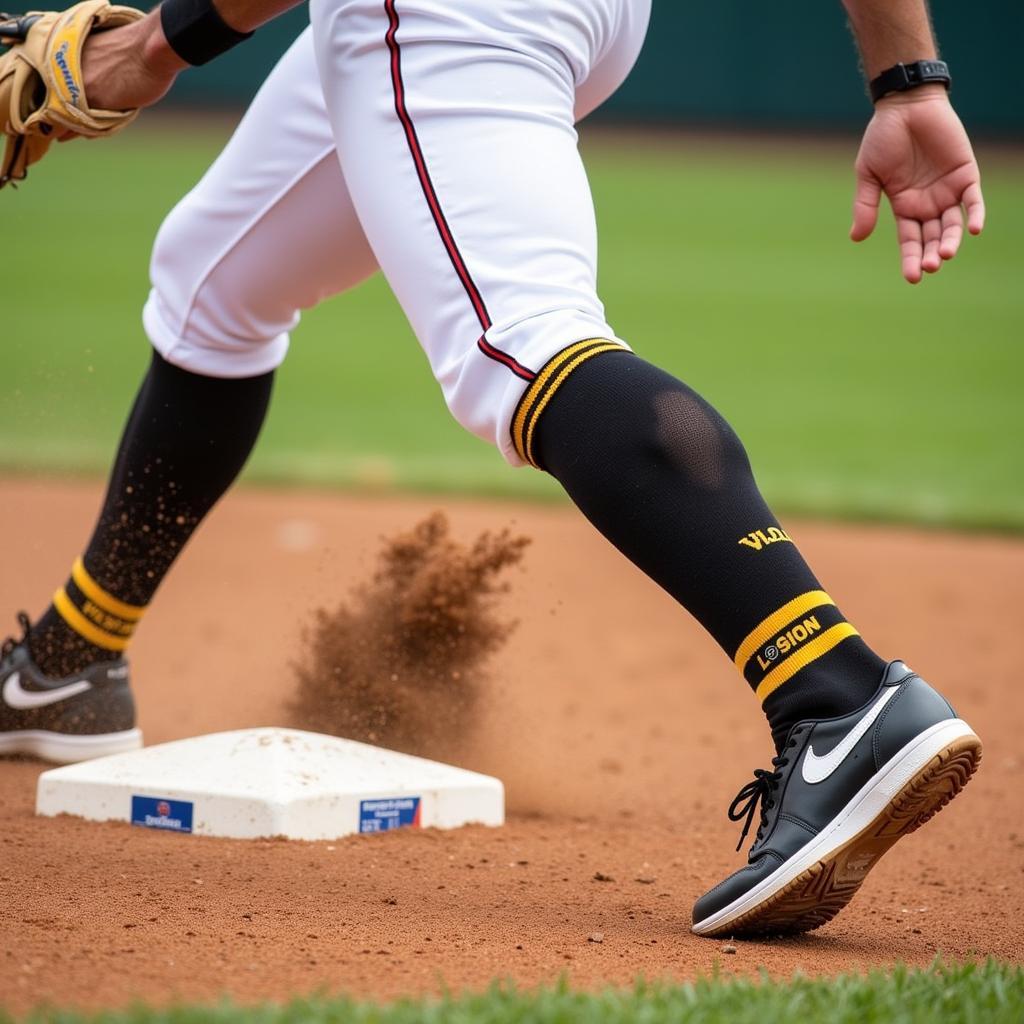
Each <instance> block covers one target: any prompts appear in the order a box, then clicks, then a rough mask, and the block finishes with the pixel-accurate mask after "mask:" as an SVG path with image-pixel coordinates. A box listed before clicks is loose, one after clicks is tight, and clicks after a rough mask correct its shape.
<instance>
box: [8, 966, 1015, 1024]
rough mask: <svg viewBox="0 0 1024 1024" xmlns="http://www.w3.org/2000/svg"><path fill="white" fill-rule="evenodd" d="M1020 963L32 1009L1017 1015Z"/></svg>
mask: <svg viewBox="0 0 1024 1024" xmlns="http://www.w3.org/2000/svg"><path fill="white" fill-rule="evenodd" d="M1022 1014H1024V972H1022V971H1021V968H1019V967H1011V966H1008V965H1005V964H998V963H995V962H992V961H990V962H988V963H985V964H983V965H973V964H968V965H963V966H958V967H941V966H936V967H933V968H931V969H929V970H923V971H922V970H907V969H906V968H903V967H897V968H896V969H895V970H893V971H892V972H888V973H887V972H881V971H874V972H872V973H870V974H868V975H867V976H859V975H844V976H841V977H838V978H833V979H829V978H820V979H812V978H805V977H800V976H797V977H794V978H793V979H792V980H790V981H771V980H769V979H768V978H766V977H765V978H760V979H759V980H757V981H749V980H728V981H724V980H719V979H717V978H710V979H703V980H700V981H697V982H695V983H693V984H683V985H669V984H665V985H657V984H653V985H652V984H644V983H638V984H637V985H636V987H635V988H633V989H632V990H618V989H608V990H606V991H604V992H598V993H594V994H590V993H584V992H575V991H573V990H572V989H570V988H569V987H568V986H567V985H565V984H562V985H559V986H557V987H555V988H552V989H546V990H542V991H539V992H534V993H527V992H517V991H515V989H513V988H505V987H502V986H498V985H495V986H494V987H492V988H491V989H490V990H489V991H487V992H483V993H480V994H476V995H464V996H449V997H446V998H444V999H441V1000H403V1001H400V1002H396V1003H392V1004H388V1005H379V1004H375V1003H361V1002H354V1001H351V1000H347V999H329V998H315V999H308V1000H306V999H300V1000H295V1001H293V1002H291V1003H289V1004H288V1005H286V1006H262V1007H258V1008H246V1009H240V1008H238V1007H235V1006H233V1005H231V1004H230V1003H222V1004H221V1005H219V1006H214V1007H178V1008H173V1009H168V1010H148V1009H146V1008H144V1007H137V1008H134V1009H131V1010H126V1011H120V1012H113V1011H105V1012H103V1013H99V1014H95V1015H92V1014H77V1013H71V1012H40V1013H38V1014H36V1015H34V1016H31V1017H29V1018H27V1020H31V1021H36V1022H39V1024H42V1022H44V1021H46V1022H53V1024H86V1022H90V1024H100V1022H103V1024H198V1022H200V1021H202V1022H209V1024H241V1022H243V1021H244V1022H246V1024H327V1022H331V1024H442V1022H444V1024H499V1022H500V1024H520V1022H521V1024H527V1022H528V1024H776V1022H793V1021H808V1022H813V1024H1019V1022H1020V1020H1021V1019H1022ZM0 1019H2V1015H0Z"/></svg>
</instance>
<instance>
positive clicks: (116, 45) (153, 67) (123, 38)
mask: <svg viewBox="0 0 1024 1024" xmlns="http://www.w3.org/2000/svg"><path fill="white" fill-rule="evenodd" d="M186 66H187V65H186V64H185V62H184V61H183V60H181V59H180V58H179V57H178V56H177V54H175V53H174V51H173V50H171V48H170V47H169V46H168V45H167V40H166V38H165V37H164V34H163V29H162V28H161V27H160V18H159V14H158V12H157V11H153V12H151V13H150V14H148V15H147V16H146V17H145V18H143V19H142V20H141V21H138V22H135V23H134V24H132V25H125V26H124V27H123V28H114V29H110V30H109V31H107V32H96V33H94V34H93V35H91V36H90V37H89V38H88V39H87V40H86V42H85V47H84V48H83V51H82V78H83V81H84V82H85V95H86V98H87V99H88V101H89V106H90V107H92V108H93V109H97V110H134V109H136V108H138V107H149V106H152V104H154V103H156V102H157V100H159V99H161V98H162V97H163V96H164V94H165V93H166V92H167V90H168V89H170V87H171V85H172V84H173V82H174V79H175V78H176V77H177V74H178V72H179V71H181V70H182V69H183V68H185V67H186Z"/></svg>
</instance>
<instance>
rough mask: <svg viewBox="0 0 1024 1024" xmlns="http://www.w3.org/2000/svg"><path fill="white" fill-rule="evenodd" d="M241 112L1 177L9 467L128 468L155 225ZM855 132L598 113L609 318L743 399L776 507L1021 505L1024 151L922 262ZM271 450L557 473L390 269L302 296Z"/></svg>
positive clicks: (497, 487) (721, 395) (910, 514)
mask: <svg viewBox="0 0 1024 1024" xmlns="http://www.w3.org/2000/svg"><path fill="white" fill-rule="evenodd" d="M223 136H224V129H223V125H222V124H220V123H218V122H208V123H203V122H200V124H199V125H198V127H196V128H194V129H192V130H190V131H189V133H187V134H186V133H185V132H184V131H183V130H182V122H180V121H177V122H168V121H161V120H159V119H150V120H149V122H148V123H145V122H144V123H143V124H142V125H140V126H139V128H138V129H136V130H134V131H132V132H129V133H127V134H126V135H124V136H122V137H120V138H118V139H117V140H114V141H112V142H110V143H104V144H95V143H76V144H75V146H74V149H71V148H64V147H62V148H60V149H59V150H58V151H57V153H56V154H55V155H54V156H52V157H51V158H50V159H49V160H47V162H46V163H45V164H44V165H42V166H41V167H40V168H38V169H36V170H35V171H34V172H33V174H32V175H31V177H30V179H29V181H28V182H26V183H25V185H24V186H22V187H21V188H20V189H19V190H18V191H17V192H14V191H10V190H8V191H5V192H4V193H3V195H2V196H0V213H2V216H3V231H4V237H5V239H6V240H7V241H8V244H7V245H6V246H5V255H4V256H3V257H2V261H3V262H2V264H0V296H2V299H3V305H4V316H3V326H2V327H0V332H2V338H0V399H2V403H3V406H2V407H3V413H2V416H0V470H6V471H38V470H44V471H57V472H78V473H87V474H90V473H100V472H103V471H104V470H105V468H106V466H107V463H108V460H109V458H110V454H111V451H112V446H113V444H114V443H115V440H116V437H117V434H118V432H119V429H120V425H121V423H122V421H123V418H124V416H125V412H126V409H127V404H128V402H129V400H130V397H131V395H132V393H133V391H134V388H135V385H136V383H137V381H138V378H139V376H140V374H141V373H142V370H143V367H144V365H145V361H146V358H147V353H146V345H145V343H144V341H143V339H142V335H141V329H140V327H139V322H138V310H139V307H140V306H141V303H142V301H143V298H144V296H145V292H146V287H147V284H146V265H147V258H148V249H149V244H150V241H151V238H152V236H153V234H154V232H155V230H156V227H157V225H158V223H159V221H160V219H161V217H162V216H163V214H164V213H165V211H166V210H167V209H168V208H169V207H170V206H171V205H172V204H173V202H174V201H175V200H176V198H177V197H178V196H179V195H180V194H181V193H182V192H183V191H184V190H185V189H186V188H187V187H188V186H189V185H190V184H191V183H193V182H194V181H195V180H196V179H197V177H198V176H199V175H200V174H201V172H202V170H203V168H204V166H205V165H206V164H207V162H208V161H209V159H210V158H211V157H212V155H213V154H214V153H215V152H216V151H217V149H218V148H219V145H220V144H221V142H222V140H223ZM852 147H853V142H852V141H851V144H850V147H849V148H847V147H842V146H836V145H835V144H834V143H833V144H829V145H828V146H821V147H815V146H813V145H810V144H807V143H805V142H802V143H787V142H785V141H779V142H776V143H774V144H766V143H763V142H753V141H751V142H750V143H747V144H740V143H736V142H731V143H728V144H724V145H715V144H709V143H707V142H706V141H699V140H690V141H688V140H687V139H686V138H684V137H679V136H670V135H664V136H658V135H650V136H647V137H639V136H638V137H634V138H630V137H623V136H615V135H602V134H598V133H594V134H593V136H592V137H591V138H590V139H589V141H587V142H586V144H585V150H586V152H587V156H588V163H589V167H590V171H591V176H592V180H593V186H594V192H595V196H596V201H597V205H598V209H599V212H600V229H601V240H602V249H601V281H602V293H603V296H604V299H605V302H606V304H607V307H608V311H609V316H610V318H611V322H612V323H613V324H614V325H615V326H616V329H617V330H618V331H619V333H620V334H621V335H622V336H623V337H625V338H627V339H629V340H630V341H631V343H632V344H633V345H634V347H635V348H636V349H637V350H638V351H639V352H640V353H641V354H643V355H645V356H647V357H649V358H651V359H652V360H654V361H657V362H660V363H661V364H663V365H664V366H666V367H667V368H668V369H670V370H672V371H673V372H675V373H677V374H678V375H679V376H681V377H682V378H683V379H685V380H687V381H688V382H689V383H691V384H692V385H693V386H695V387H696V388H698V390H701V391H702V392H703V393H704V394H705V395H706V396H707V397H708V398H709V399H711V400H712V401H713V402H714V403H715V404H717V405H718V406H719V407H720V408H721V410H722V411H723V412H724V413H725V415H726V416H727V417H728V418H729V419H731V420H732V422H733V423H734V425H735V426H736V427H737V429H738V430H739V432H740V434H741V436H742V437H743V438H744V439H745V441H746V443H747V445H748V447H749V449H750V452H751V456H752V459H753V461H754V465H755V469H756V470H757V473H758V477H759V479H760V481H761V483H762V486H763V487H764V489H765V490H766V492H767V493H768V496H769V498H770V499H771V500H772V501H773V502H775V503H776V504H777V505H778V506H779V507H780V508H783V509H785V510H787V511H790V512H803V513H816V514H822V513H823V514H829V515H839V516H846V517H867V518H886V519H904V520H911V521H920V522H937V523H951V524H960V525H975V526H986V527H994V528H1004V529H1016V530H1019V529H1022V528H1024V472H1022V470H1024V452H1022V446H1021V433H1022V427H1024V414H1022V410H1021V400H1020V381H1021V379H1022V377H1024V346H1022V340H1024V293H1022V289H1021V286H1020V280H1021V279H1022V276H1024V249H1022V247H1021V246H1020V239H1021V238H1022V237H1024V174H1022V171H1024V154H1021V153H1019V152H1018V153H1017V154H1013V153H1002V154H999V155H997V157H996V158H995V159H993V160H990V161H989V163H988V167H987V172H986V175H987V176H986V187H987V193H988V200H989V208H990V226H989V229H988V230H987V231H986V234H985V236H984V237H983V238H982V239H980V240H973V239H969V240H968V241H967V242H966V244H965V248H966V251H965V252H964V253H963V255H962V256H961V258H960V259H958V260H957V261H956V262H955V263H954V264H953V265H952V266H950V267H947V268H946V269H945V270H944V271H943V272H942V273H941V274H940V275H939V277H938V278H936V279H933V280H928V281H926V282H924V284H923V285H921V286H919V287H918V288H916V289H915V288H911V287H910V286H908V285H906V284H904V283H903V282H902V281H901V280H900V278H899V275H898V269H897V259H896V251H895V245H894V243H893V240H892V232H891V229H890V228H889V225H888V223H886V225H885V229H884V231H883V232H882V234H881V237H879V238H877V239H874V240H872V241H870V242H869V243H867V244H866V245H864V246H863V247H860V248H857V247H854V246H853V245H851V244H850V243H848V242H847V241H846V238H845V234H846V229H847V225H848V209H849V189H850V175H849V170H848V164H849V160H850V157H851V155H852ZM278 255H279V256H280V255H281V254H278ZM284 258H286V254H285V255H284ZM249 475H250V478H253V479H260V480H271V481H297V482H312V483H331V484H342V485H352V484H363V485H373V486H381V485H391V484H396V485H400V486H405V487H414V488H418V489H426V490H434V491H468V492H475V493H500V494H517V495H522V496H526V497H535V496H553V495H555V494H556V493H557V491H556V488H555V487H554V485H553V483H552V481H550V480H549V479H547V478H545V477H544V476H542V475H541V474H538V473H536V472H533V471H526V470H524V471H520V472H512V471H510V470H508V469H507V468H506V467H505V466H504V464H503V463H502V461H501V460H500V458H499V457H498V456H497V455H496V454H495V453H494V452H493V451H492V450H491V449H490V448H489V447H488V446H487V445H485V444H484V443H483V442H481V441H478V440H477V439H475V438H472V437H470V436H468V435H465V434H464V433H463V432H462V431H461V430H460V428H458V427H457V426H456V425H455V424H454V423H453V422H452V421H451V420H450V418H449V417H448V415H447V412H446V410H445V409H444V406H443V403H442V400H441V397H440V393H439V391H438V389H437V387H436V385H435V384H434V383H433V381H432V380H431V378H430V374H429V370H428V368H427V365H426V361H425V359H424V357H423V356H422V355H421V354H420V353H419V351H418V349H417V347H416V343H415V341H414V339H413V338H412V336H411V333H410V332H409V329H408V327H407V325H406V323H405V321H404V318H403V317H402V314H401V312H400V310H399V309H398V308H397V307H396V304H395V302H394V300H393V299H392V298H391V296H390V293H389V292H388V291H387V288H386V286H385V284H384V283H383V281H381V280H380V279H379V278H378V279H375V280H373V281H371V282H370V283H368V284H367V285H365V286H363V287H361V288H359V289H357V290H356V291H355V292H353V293H351V294H349V295H346V296H343V297H341V298H339V299H337V300H334V301H333V302H330V303H327V304H325V305H324V306H323V307H321V308H320V309H318V310H316V311H314V312H313V313H311V314H310V315H308V316H307V317H306V318H305V320H304V322H303V324H302V326H301V327H300V328H299V330H298V331H297V332H296V337H295V344H294V346H293V350H292V355H291V357H290V358H289V361H288V363H287V365H286V367H285V368H284V370H283V371H282V373H281V374H280V376H279V385H278V392H277V395H276V399H275V403H274V408H273V411H272V413H271V418H270V421H269V424H268V427H267V429H266V432H265V434H264V437H263V439H262V443H261V445H260V449H259V452H258V454H257V456H256V458H255V459H254V461H253V464H252V466H251V468H250V470H249Z"/></svg>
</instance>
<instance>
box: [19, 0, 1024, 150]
mask: <svg viewBox="0 0 1024 1024" xmlns="http://www.w3.org/2000/svg"><path fill="white" fill-rule="evenodd" d="M9 2H12V0H9ZM452 2H453V3H457V2H458V0H452ZM36 5H37V4H36V3H33V4H32V6H36ZM21 9H24V6H23V7H22V8H21ZM932 12H933V15H934V20H935V25H936V31H937V34H938V37H939V41H940V44H941V47H942V53H943V56H944V57H945V58H946V60H948V61H949V64H950V66H951V69H952V71H953V75H954V79H955V87H954V95H955V100H956V105H957V109H958V110H959V111H960V115H961V117H963V119H964V120H965V121H966V122H967V124H968V127H970V128H971V129H973V130H975V131H977V132H981V133H984V134H991V135H1001V136H1011V137H1017V138H1021V139H1024V78H1022V74H1021V70H1020V64H1021V49H1022V46H1024V3H1022V2H1021V0H933V3H932ZM306 21H307V14H306V7H305V5H304V4H303V5H302V6H300V7H299V8H296V9H295V10H293V11H291V12H290V13H288V14H287V15H285V16H284V17H282V18H280V19H278V21H277V22H275V23H273V24H272V25H269V26H266V27H264V28H263V29H261V30H260V31H259V32H258V33H257V34H256V36H255V38H254V39H252V40H250V41H249V42H248V43H246V44H245V45H243V46H241V47H239V48H238V49H236V50H234V51H232V52H231V53H229V54H227V55H225V56H224V57H222V58H220V59H219V60H217V61H215V62H214V63H213V64H210V65H208V66H207V67H205V68H200V69H197V70H195V71H190V72H189V73H188V74H186V75H183V76H182V78H181V79H180V80H179V82H178V84H177V85H176V86H175V88H174V91H173V93H172V97H173V98H174V100H176V101H177V102H178V103H181V104H189V105H204V106H220V107H223V106H226V105H232V104H237V103H240V102H244V101H245V100H247V99H248V98H249V97H250V96H251V95H252V94H253V93H254V92H255V90H256V88H257V87H258V85H259V83H260V81H262V79H263V77H264V76H265V75H266V73H267V72H268V71H269V69H270V68H271V67H272V66H273V63H274V61H275V60H276V59H277V57H278V55H279V54H280V53H281V52H282V51H283V50H284V48H285V47H286V46H287V44H288V43H289V42H290V40H291V39H292V38H294V37H295V36H296V35H297V34H298V33H299V32H300V31H301V30H302V27H303V26H304V24H305V23H306ZM868 111H869V106H868V103H867V100H866V99H865V97H864V93H863V87H862V85H861V81H860V76H859V72H858V70H857V65H856V59H855V56H854V50H853V46H852V43H851V41H850V38H849V35H848V32H847V29H846V24H845V16H844V14H843V11H842V8H841V6H840V3H839V0H781V2H777V3H773V4H767V3H757V2H755V0H705V2H703V3H684V2H677V0H654V16H653V19H652V24H651V32H650V34H649V36H648V41H647V45H646V47H645V49H644V53H643V55H642V56H641V58H640V61H639V63H638V64H637V67H636V69H635V70H634V72H633V75H632V76H631V78H630V80H629V81H628V82H627V83H626V85H625V86H624V87H623V88H622V90H620V92H619V93H618V95H617V96H615V97H614V98H613V99H612V100H611V102H610V103H609V104H608V105H607V107H606V108H605V109H604V110H603V111H602V112H601V113H600V114H599V115H598V116H602V117H606V118H616V119H618V120H623V119H629V120H646V121H683V122H686V123H690V124H698V125H721V124H727V125H740V126H750V125H757V126H762V127H766V128H774V127H779V128H801V127H810V128H815V129H817V128H829V127H833V126H834V127H848V126H850V125H854V124H858V123H861V122H863V120H864V118H865V115H866V114H867V112H868Z"/></svg>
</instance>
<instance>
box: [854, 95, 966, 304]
mask: <svg viewBox="0 0 1024 1024" xmlns="http://www.w3.org/2000/svg"><path fill="white" fill-rule="evenodd" d="M856 172H857V190H856V195H855V197H854V201H853V226H852V227H851V229H850V237H851V238H852V239H853V240H854V241H855V242H861V241H863V240H864V239H865V238H867V237H868V235H870V234H871V232H872V231H873V230H874V228H875V224H876V222H877V221H878V205H879V201H880V200H881V195H882V193H883V192H884V193H885V194H886V195H887V196H888V197H889V204H890V205H891V206H892V212H893V215H894V216H895V217H896V227H897V232H898V236H899V244H900V256H901V259H902V268H903V276H904V277H905V278H906V279H907V280H908V281H909V282H910V283H911V284H917V282H918V281H920V280H921V276H922V272H923V273H928V274H934V273H935V271H937V270H938V269H939V267H941V266H942V262H943V260H951V259H952V258H953V257H954V256H955V255H956V251H957V249H958V248H959V247H960V240H961V238H962V237H963V228H964V214H963V211H964V209H966V211H967V230H968V231H970V233H971V234H972V235H977V234H979V233H980V232H981V229H982V228H983V227H984V225H985V200H984V199H983V198H982V194H981V176H980V173H979V171H978V164H977V161H976V160H975V159H974V152H973V151H972V149H971V143H970V140H969V139H968V138H967V133H966V132H965V131H964V126H963V125H962V124H961V123H960V118H958V117H957V115H956V112H955V111H954V110H953V108H952V106H950V103H949V100H948V99H947V98H946V90H945V88H944V87H943V86H941V85H926V86H921V87H920V88H918V89H913V90H911V91H909V92H904V93H895V94H893V95H891V96H886V97H885V98H884V99H882V100H879V102H878V105H877V107H876V109H875V115H874V117H873V118H872V119H871V122H870V123H869V124H868V127H867V130H866V131H865V133H864V139H863V141H862V142H861V147H860V152H859V153H858V155H857V163H856Z"/></svg>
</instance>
